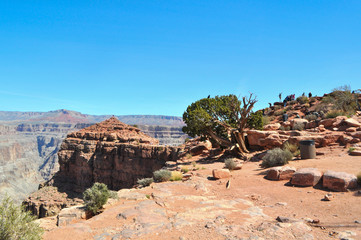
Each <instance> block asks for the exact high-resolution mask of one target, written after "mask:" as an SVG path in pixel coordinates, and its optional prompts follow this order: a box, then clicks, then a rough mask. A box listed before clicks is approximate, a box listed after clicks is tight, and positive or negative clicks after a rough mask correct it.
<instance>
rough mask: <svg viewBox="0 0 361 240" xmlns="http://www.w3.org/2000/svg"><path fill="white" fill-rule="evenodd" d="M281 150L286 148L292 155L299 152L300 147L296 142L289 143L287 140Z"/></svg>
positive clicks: (296, 154)
mask: <svg viewBox="0 0 361 240" xmlns="http://www.w3.org/2000/svg"><path fill="white" fill-rule="evenodd" d="M283 150H288V151H290V152H291V153H292V155H293V156H294V157H296V156H298V155H299V154H300V149H299V148H298V146H297V145H296V144H291V143H289V142H288V141H287V142H285V143H284V144H283Z"/></svg>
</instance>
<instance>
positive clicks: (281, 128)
mask: <svg viewBox="0 0 361 240" xmlns="http://www.w3.org/2000/svg"><path fill="white" fill-rule="evenodd" d="M280 130H282V131H289V130H291V127H290V126H281V127H280Z"/></svg>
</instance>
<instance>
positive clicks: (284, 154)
mask: <svg viewBox="0 0 361 240" xmlns="http://www.w3.org/2000/svg"><path fill="white" fill-rule="evenodd" d="M292 157H293V155H292V153H291V152H290V151H288V150H282V149H280V148H275V149H272V150H269V151H268V152H267V154H266V155H265V156H264V157H263V161H262V163H261V166H262V167H264V168H269V167H275V166H282V165H285V164H287V163H288V162H289V161H291V160H292Z"/></svg>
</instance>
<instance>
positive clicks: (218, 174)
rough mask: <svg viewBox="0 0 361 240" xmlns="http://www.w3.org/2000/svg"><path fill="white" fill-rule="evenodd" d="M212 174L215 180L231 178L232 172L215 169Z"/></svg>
mask: <svg viewBox="0 0 361 240" xmlns="http://www.w3.org/2000/svg"><path fill="white" fill-rule="evenodd" d="M212 174H213V177H214V178H215V179H221V178H229V177H231V172H230V171H229V170H228V169H213V171H212Z"/></svg>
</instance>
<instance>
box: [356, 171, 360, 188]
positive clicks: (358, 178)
mask: <svg viewBox="0 0 361 240" xmlns="http://www.w3.org/2000/svg"><path fill="white" fill-rule="evenodd" d="M356 177H357V183H358V185H360V186H361V172H359V173H358V174H357V176H356Z"/></svg>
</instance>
